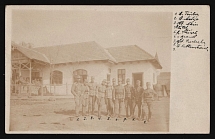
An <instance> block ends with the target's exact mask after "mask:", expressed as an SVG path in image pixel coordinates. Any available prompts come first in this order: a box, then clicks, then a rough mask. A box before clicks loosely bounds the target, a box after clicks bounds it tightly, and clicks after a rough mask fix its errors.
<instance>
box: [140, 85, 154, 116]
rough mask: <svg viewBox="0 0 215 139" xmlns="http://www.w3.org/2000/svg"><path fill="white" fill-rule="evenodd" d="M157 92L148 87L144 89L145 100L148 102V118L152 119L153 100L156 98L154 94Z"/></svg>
mask: <svg viewBox="0 0 215 139" xmlns="http://www.w3.org/2000/svg"><path fill="white" fill-rule="evenodd" d="M155 94H156V92H155V91H154V90H153V89H151V88H148V89H146V90H144V96H143V98H144V102H145V103H146V104H147V106H148V118H149V119H150V118H151V116H152V111H151V110H152V101H153V100H154V95H155Z"/></svg>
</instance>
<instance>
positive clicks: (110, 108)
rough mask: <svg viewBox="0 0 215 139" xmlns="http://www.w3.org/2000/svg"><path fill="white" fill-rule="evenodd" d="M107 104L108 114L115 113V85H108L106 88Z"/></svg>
mask: <svg viewBox="0 0 215 139" xmlns="http://www.w3.org/2000/svg"><path fill="white" fill-rule="evenodd" d="M105 104H106V107H107V115H109V116H110V115H113V87H112V86H107V88H106V90H105Z"/></svg>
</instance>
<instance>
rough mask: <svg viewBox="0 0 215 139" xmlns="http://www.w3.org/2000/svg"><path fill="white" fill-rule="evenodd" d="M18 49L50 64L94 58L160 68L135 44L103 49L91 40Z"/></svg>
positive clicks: (93, 59) (154, 59)
mask: <svg viewBox="0 0 215 139" xmlns="http://www.w3.org/2000/svg"><path fill="white" fill-rule="evenodd" d="M18 49H19V50H20V51H21V52H23V53H24V54H25V55H26V56H28V57H29V58H31V59H37V60H41V61H44V62H49V63H52V64H60V63H67V62H83V61H96V60H107V61H112V62H114V63H120V62H129V61H142V60H147V61H149V62H151V63H152V64H153V65H154V66H155V67H156V68H157V69H161V68H162V66H161V65H160V63H159V60H158V57H157V56H156V57H153V56H152V55H151V54H149V53H148V52H146V51H145V50H143V49H141V48H140V47H138V46H137V45H128V46H118V47H110V48H106V49H105V48H103V47H101V46H100V45H99V44H97V43H96V42H94V41H91V42H82V43H74V44H66V45H57V46H50V47H35V48H26V47H22V46H20V47H18Z"/></svg>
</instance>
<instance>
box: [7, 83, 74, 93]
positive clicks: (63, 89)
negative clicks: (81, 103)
mask: <svg viewBox="0 0 215 139" xmlns="http://www.w3.org/2000/svg"><path fill="white" fill-rule="evenodd" d="M71 87H72V84H61V85H50V84H42V85H34V84H32V85H29V84H11V95H21V96H22V95H30V96H67V95H68V96H71V95H72V94H71Z"/></svg>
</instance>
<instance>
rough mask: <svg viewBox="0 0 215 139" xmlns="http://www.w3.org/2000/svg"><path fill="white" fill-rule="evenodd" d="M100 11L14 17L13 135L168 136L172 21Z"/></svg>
mask: <svg viewBox="0 0 215 139" xmlns="http://www.w3.org/2000/svg"><path fill="white" fill-rule="evenodd" d="M26 7H27V6H26ZM35 7H37V6H35ZM47 7H49V6H47ZM101 9H102V6H101ZM101 9H100V10H97V9H96V8H95V9H93V8H92V9H91V10H90V9H89V10H88V9H85V8H84V7H83V8H79V9H76V8H74V6H69V7H67V8H65V9H64V8H63V7H62V8H61V9H54V8H51V6H50V8H47V9H39V8H38V9H37V8H33V9H31V8H26V9H22V7H20V8H14V9H12V10H11V17H10V18H11V20H10V21H11V23H10V24H11V34H10V39H9V40H8V41H10V50H9V51H10V59H9V62H11V64H10V65H11V68H10V70H8V72H9V73H8V74H10V75H9V76H10V79H8V80H10V89H9V91H7V92H6V94H7V95H8V96H9V108H8V109H9V112H8V114H9V117H8V119H9V120H8V123H7V124H8V127H9V129H8V131H9V132H20V133H25V132H26V133H28V132H38V133H50V132H51V133H58V132H66V133H155V132H156V133H168V132H169V128H170V102H171V101H170V98H171V95H172V94H171V89H170V88H171V87H170V86H171V53H173V52H172V38H173V33H172V32H173V30H172V27H173V18H174V13H173V12H169V11H163V12H160V11H159V12H158V11H156V10H154V11H134V10H133V11H132V10H131V11H129V10H127V11H117V10H116V11H114V10H113V11H111V10H101ZM174 50H175V49H174Z"/></svg>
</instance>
